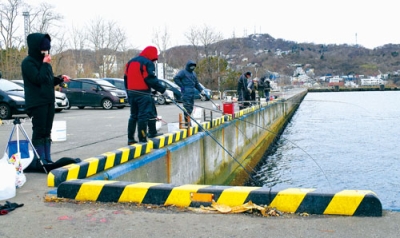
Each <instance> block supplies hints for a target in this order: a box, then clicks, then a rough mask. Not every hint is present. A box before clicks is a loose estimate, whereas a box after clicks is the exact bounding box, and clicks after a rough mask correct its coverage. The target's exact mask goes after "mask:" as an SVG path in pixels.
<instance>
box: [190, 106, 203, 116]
mask: <svg viewBox="0 0 400 238" xmlns="http://www.w3.org/2000/svg"><path fill="white" fill-rule="evenodd" d="M202 115H203V108H200V107H194V108H193V111H192V117H193V118H201V117H202Z"/></svg>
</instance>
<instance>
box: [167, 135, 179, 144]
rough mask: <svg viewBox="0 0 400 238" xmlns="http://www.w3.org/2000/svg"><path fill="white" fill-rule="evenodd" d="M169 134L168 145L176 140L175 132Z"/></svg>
mask: <svg viewBox="0 0 400 238" xmlns="http://www.w3.org/2000/svg"><path fill="white" fill-rule="evenodd" d="M178 134H179V133H178ZM167 135H168V145H170V144H172V143H173V142H174V134H172V133H168V134H167Z"/></svg>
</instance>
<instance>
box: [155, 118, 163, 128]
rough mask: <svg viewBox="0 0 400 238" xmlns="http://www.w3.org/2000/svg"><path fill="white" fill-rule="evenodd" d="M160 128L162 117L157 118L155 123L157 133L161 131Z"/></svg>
mask: <svg viewBox="0 0 400 238" xmlns="http://www.w3.org/2000/svg"><path fill="white" fill-rule="evenodd" d="M161 126H162V116H158V117H157V121H156V130H157V131H159V130H160V129H161Z"/></svg>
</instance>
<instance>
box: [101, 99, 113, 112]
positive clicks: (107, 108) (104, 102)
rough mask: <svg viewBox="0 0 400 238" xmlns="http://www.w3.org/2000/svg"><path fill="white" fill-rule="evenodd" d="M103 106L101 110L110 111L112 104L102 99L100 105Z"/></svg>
mask: <svg viewBox="0 0 400 238" xmlns="http://www.w3.org/2000/svg"><path fill="white" fill-rule="evenodd" d="M101 105H103V108H104V109H106V110H110V109H111V108H112V107H113V103H112V102H111V100H110V99H107V98H106V99H103V102H102V103H101Z"/></svg>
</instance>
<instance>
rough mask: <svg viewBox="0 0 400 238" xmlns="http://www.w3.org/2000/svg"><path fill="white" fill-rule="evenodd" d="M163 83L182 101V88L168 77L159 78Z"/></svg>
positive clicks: (177, 99) (176, 98)
mask: <svg viewBox="0 0 400 238" xmlns="http://www.w3.org/2000/svg"><path fill="white" fill-rule="evenodd" d="M159 80H160V82H161V84H162V85H164V86H165V87H166V88H167V89H168V90H170V91H172V92H173V93H174V98H175V100H176V101H178V102H182V93H181V88H180V87H179V86H178V85H177V84H176V83H174V82H172V81H170V80H167V79H159Z"/></svg>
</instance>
